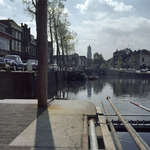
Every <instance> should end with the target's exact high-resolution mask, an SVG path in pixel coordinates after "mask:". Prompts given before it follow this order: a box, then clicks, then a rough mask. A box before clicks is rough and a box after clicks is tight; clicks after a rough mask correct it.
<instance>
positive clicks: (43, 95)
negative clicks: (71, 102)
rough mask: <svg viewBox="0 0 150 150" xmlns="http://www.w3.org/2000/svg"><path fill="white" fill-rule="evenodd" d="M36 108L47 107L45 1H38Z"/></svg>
mask: <svg viewBox="0 0 150 150" xmlns="http://www.w3.org/2000/svg"><path fill="white" fill-rule="evenodd" d="M37 26H38V27H37V29H38V31H37V34H38V35H37V37H38V45H37V46H38V47H37V48H38V107H47V0H38V24H37Z"/></svg>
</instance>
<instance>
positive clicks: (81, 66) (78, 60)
mask: <svg viewBox="0 0 150 150" xmlns="http://www.w3.org/2000/svg"><path fill="white" fill-rule="evenodd" d="M59 57H60V60H61V62H59V64H58V65H59V67H60V66H61V65H62V64H63V62H62V60H63V58H62V55H60V56H59ZM53 60H54V63H57V56H56V55H55V56H53ZM64 60H65V65H64V66H61V68H63V67H65V66H67V67H69V68H75V69H76V70H85V68H86V67H87V58H86V57H85V56H79V55H78V54H77V53H74V54H73V55H68V56H67V55H65V56H64ZM60 63H61V64H60Z"/></svg>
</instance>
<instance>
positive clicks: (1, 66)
mask: <svg viewBox="0 0 150 150" xmlns="http://www.w3.org/2000/svg"><path fill="white" fill-rule="evenodd" d="M1 69H2V70H6V71H9V70H10V66H9V65H8V64H6V61H5V59H4V58H2V57H0V70H1Z"/></svg>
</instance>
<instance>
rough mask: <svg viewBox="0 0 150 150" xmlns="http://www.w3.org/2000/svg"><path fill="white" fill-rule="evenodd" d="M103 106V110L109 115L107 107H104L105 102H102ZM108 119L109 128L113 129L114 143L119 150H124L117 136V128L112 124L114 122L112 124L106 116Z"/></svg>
mask: <svg viewBox="0 0 150 150" xmlns="http://www.w3.org/2000/svg"><path fill="white" fill-rule="evenodd" d="M102 106H103V108H104V112H105V114H107V111H106V109H105V106H104V104H103V102H102ZM106 117H107V120H108V122H109V126H110V129H111V133H112V135H113V138H114V142H115V144H116V148H117V150H123V148H122V146H121V143H120V141H119V138H118V136H117V134H116V130H115V128H114V126H113V124H112V122H111V120H110V118H109V116H106Z"/></svg>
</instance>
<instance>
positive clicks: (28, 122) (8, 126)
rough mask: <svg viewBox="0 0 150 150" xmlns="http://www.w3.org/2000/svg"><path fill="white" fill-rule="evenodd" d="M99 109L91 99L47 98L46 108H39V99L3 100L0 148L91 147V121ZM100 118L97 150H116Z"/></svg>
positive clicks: (59, 149)
mask: <svg viewBox="0 0 150 150" xmlns="http://www.w3.org/2000/svg"><path fill="white" fill-rule="evenodd" d="M100 111H101V110H100V108H96V107H95V105H94V104H93V103H91V102H86V101H77V100H53V101H48V107H47V108H38V107H37V100H23V99H22V100H19V99H18V100H16V99H15V100H13V99H4V100H0V114H1V119H0V149H1V150H49V149H50V150H67V149H68V150H69V149H71V150H82V149H85V150H86V149H90V148H89V146H90V145H89V142H88V141H89V139H90V132H89V127H88V120H89V119H91V117H92V116H93V115H96V113H97V112H98V113H101V112H100ZM85 116H87V120H86V119H85ZM88 116H90V117H88ZM100 119H101V120H99V125H98V126H97V127H96V129H95V130H96V134H97V137H98V145H99V148H98V149H103V150H104V149H108V150H109V149H111V150H113V149H115V146H114V144H113V141H112V138H111V135H110V132H109V130H108V128H107V124H106V122H105V119H104V117H103V116H100ZM100 121H101V122H102V124H101V123H100Z"/></svg>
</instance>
